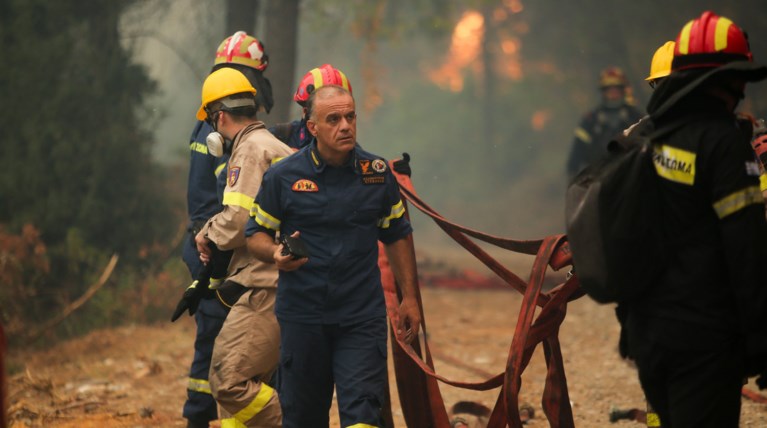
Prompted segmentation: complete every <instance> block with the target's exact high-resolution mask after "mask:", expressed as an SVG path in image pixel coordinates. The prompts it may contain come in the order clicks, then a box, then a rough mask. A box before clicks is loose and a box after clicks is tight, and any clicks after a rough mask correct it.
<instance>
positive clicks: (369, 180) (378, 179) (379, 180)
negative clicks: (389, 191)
mask: <svg viewBox="0 0 767 428" xmlns="http://www.w3.org/2000/svg"><path fill="white" fill-rule="evenodd" d="M362 183H363V184H384V176H383V175H374V176H372V177H362Z"/></svg>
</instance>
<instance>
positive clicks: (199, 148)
mask: <svg viewBox="0 0 767 428" xmlns="http://www.w3.org/2000/svg"><path fill="white" fill-rule="evenodd" d="M189 150H191V151H193V152H197V153H202V154H204V155H207V154H208V146H206V145H205V144H202V143H198V142H196V141H195V142H194V143H190V144H189Z"/></svg>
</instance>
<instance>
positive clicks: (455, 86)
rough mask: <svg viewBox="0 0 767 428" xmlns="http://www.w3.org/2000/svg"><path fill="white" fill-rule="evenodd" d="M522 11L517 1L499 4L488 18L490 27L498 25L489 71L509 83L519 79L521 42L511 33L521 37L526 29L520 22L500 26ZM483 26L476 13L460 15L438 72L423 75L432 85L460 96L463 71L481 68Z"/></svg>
mask: <svg viewBox="0 0 767 428" xmlns="http://www.w3.org/2000/svg"><path fill="white" fill-rule="evenodd" d="M523 10H524V7H523V6H522V1H521V0H504V1H503V4H502V5H501V6H499V7H497V8H495V9H494V10H493V11H492V14H491V15H490V17H491V18H490V19H491V21H492V23H491V24H492V25H495V23H498V25H499V27H498V28H499V31H498V33H497V36H498V43H499V48H500V49H499V52H498V56H497V57H496V58H495V64H493V67H494V68H495V71H496V73H498V75H500V76H505V77H507V78H509V79H512V80H519V79H521V78H522V63H521V59H520V48H521V46H522V42H521V40H520V39H519V38H518V37H516V36H515V35H513V33H518V34H524V33H526V32H527V31H528V28H527V25H526V24H525V23H524V22H523V21H519V22H515V23H514V25H513V26H511V27H509V25H507V24H502V23H504V22H505V21H508V20H509V19H512V15H514V14H518V13H520V12H522V11H523ZM485 24H486V23H485V19H484V17H483V15H482V14H481V13H480V12H478V11H476V10H469V11H466V12H464V14H463V16H461V19H460V20H459V21H458V23H457V24H456V26H455V28H454V29H453V35H452V39H451V43H450V51H449V53H448V55H447V58H446V59H445V60H444V61H443V63H442V64H441V65H440V66H439V68H436V69H432V70H429V71H427V75H428V77H429V79H430V80H431V81H432V82H434V83H435V84H437V85H438V86H440V87H442V88H445V89H449V90H451V91H453V92H460V91H461V90H462V89H463V83H464V79H463V72H464V70H465V69H466V68H469V67H471V68H472V70H473V71H474V72H475V73H479V72H480V71H481V67H482V64H481V61H480V60H479V56H480V53H481V49H482V43H483V39H484V37H485V33H486V32H485ZM504 27H505V28H506V29H508V28H511V31H508V30H500V28H504ZM510 33H512V34H510Z"/></svg>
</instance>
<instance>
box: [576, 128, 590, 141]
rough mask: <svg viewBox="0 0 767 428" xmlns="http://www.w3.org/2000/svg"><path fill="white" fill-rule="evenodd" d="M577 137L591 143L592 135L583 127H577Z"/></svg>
mask: <svg viewBox="0 0 767 428" xmlns="http://www.w3.org/2000/svg"><path fill="white" fill-rule="evenodd" d="M575 138H577V139H579V140H581V141H583V142H584V143H591V135H589V133H588V132H586V130H584V129H583V128H580V127H578V128H575Z"/></svg>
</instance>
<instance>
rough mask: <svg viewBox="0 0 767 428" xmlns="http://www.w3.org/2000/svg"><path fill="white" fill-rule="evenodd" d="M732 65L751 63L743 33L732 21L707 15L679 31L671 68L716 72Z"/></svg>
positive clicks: (749, 50)
mask: <svg viewBox="0 0 767 428" xmlns="http://www.w3.org/2000/svg"><path fill="white" fill-rule="evenodd" d="M734 61H749V62H751V61H752V55H751V49H750V47H749V45H748V37H747V36H746V33H744V32H743V30H741V29H740V28H739V27H738V26H737V25H735V23H733V22H732V21H731V20H729V19H727V18H725V17H723V16H717V15H716V14H714V13H713V12H711V11H706V12H703V14H702V15H701V16H700V18H698V19H693V20H692V21H690V22H688V23H687V24H686V25H685V26H684V27H682V31H681V32H680V33H679V36H678V37H677V39H676V47H675V48H674V61H673V62H672V66H671V68H672V69H673V70H674V71H677V70H687V69H691V68H716V67H720V66H722V65H724V64H727V63H730V62H734Z"/></svg>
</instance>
